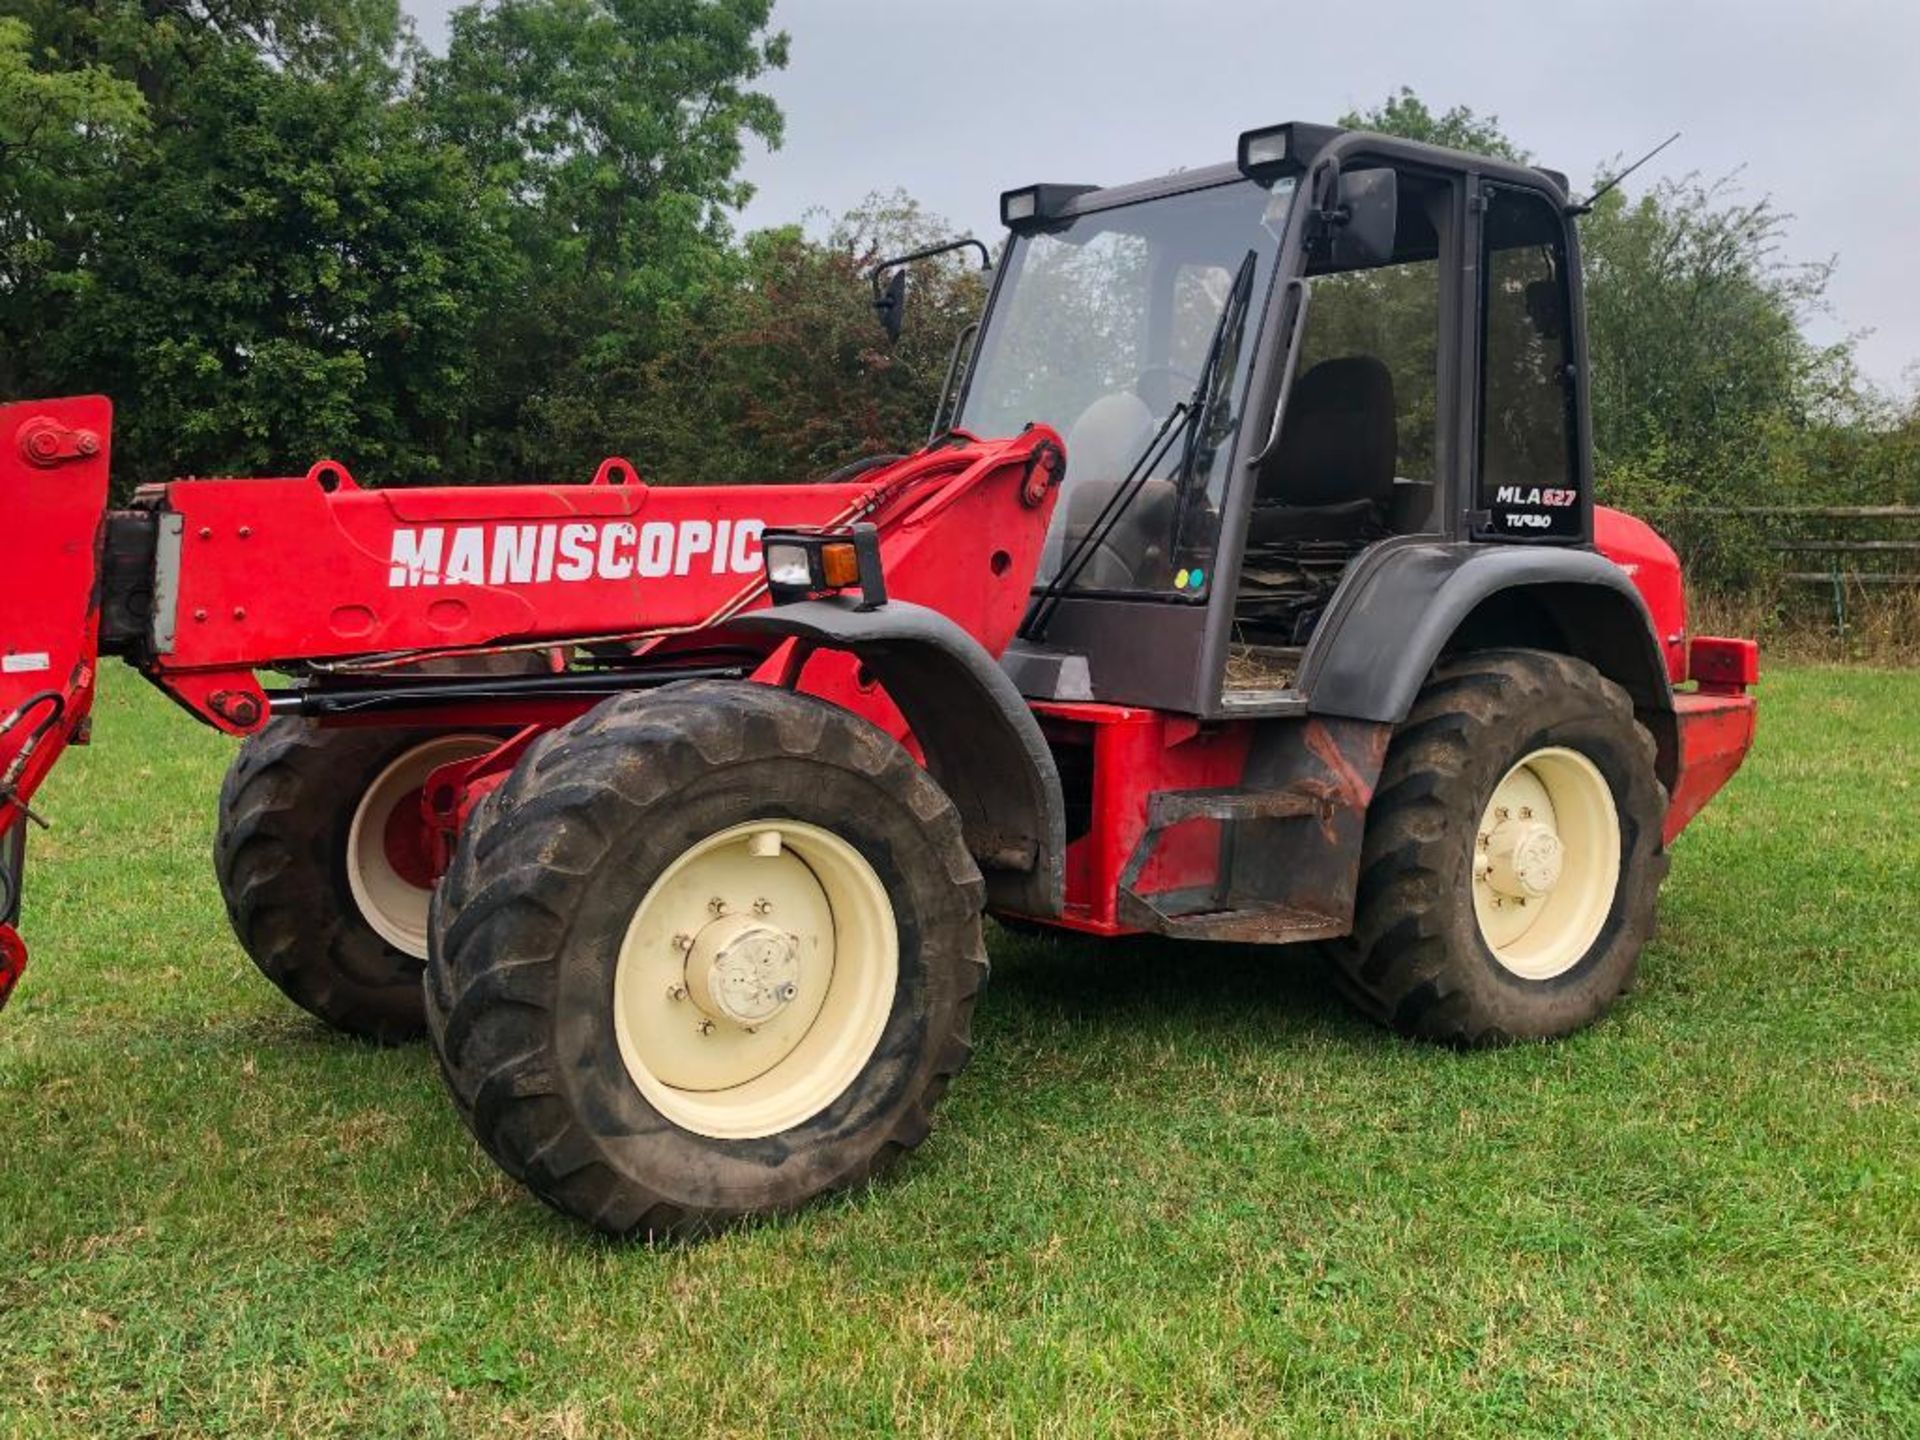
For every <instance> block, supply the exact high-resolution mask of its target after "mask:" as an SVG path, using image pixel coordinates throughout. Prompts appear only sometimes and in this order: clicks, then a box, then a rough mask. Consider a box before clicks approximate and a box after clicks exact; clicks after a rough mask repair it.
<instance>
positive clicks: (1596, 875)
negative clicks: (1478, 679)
mask: <svg viewBox="0 0 1920 1440" xmlns="http://www.w3.org/2000/svg"><path fill="white" fill-rule="evenodd" d="M1619 888H1620V812H1619V810H1618V808H1617V807H1616V806H1615V804H1614V800H1613V789H1612V787H1611V786H1609V785H1608V784H1607V779H1606V776H1604V775H1602V774H1601V773H1600V769H1599V767H1598V766H1596V765H1595V764H1594V763H1593V762H1592V761H1591V760H1589V759H1588V758H1587V757H1586V756H1585V755H1582V754H1581V753H1580V752H1579V751H1577V750H1568V749H1565V748H1562V747H1559V746H1553V747H1549V748H1547V749H1543V750H1535V751H1534V752H1533V753H1532V754H1530V755H1527V756H1526V757H1524V758H1523V759H1522V760H1521V761H1520V762H1519V763H1518V764H1517V765H1515V766H1514V767H1513V768H1512V769H1511V770H1509V771H1507V773H1506V774H1505V775H1504V776H1503V777H1502V778H1501V780H1500V783H1499V784H1498V785H1496V786H1494V788H1493V798H1492V799H1490V800H1489V801H1488V802H1487V808H1486V811H1485V813H1484V814H1483V815H1482V816H1481V817H1480V830H1479V833H1478V835H1477V836H1476V837H1475V842H1474V850H1473V911H1474V917H1475V919H1476V920H1477V921H1478V922H1479V926H1480V938H1481V939H1482V940H1484V941H1485V942H1486V945H1487V949H1488V950H1490V951H1491V952H1492V953H1493V958H1494V959H1495V960H1496V961H1497V962H1499V964H1500V965H1501V967H1502V968H1503V969H1506V970H1508V971H1510V972H1511V973H1513V974H1515V975H1518V976H1520V977H1521V978H1522V979H1525V980H1551V979H1553V978H1554V977H1555V976H1557V975H1564V974H1565V973H1566V972H1567V971H1569V970H1571V969H1572V968H1573V967H1574V966H1575V965H1577V964H1579V963H1580V961H1581V959H1582V958H1583V957H1584V956H1585V955H1586V953H1587V951H1588V950H1590V949H1591V948H1592V947H1593V942H1594V941H1595V940H1597V939H1599V938H1600V931H1601V930H1602V929H1603V928H1604V927H1605V925H1606V923H1607V916H1608V915H1609V914H1611V913H1612V911H1613V900H1614V896H1615V894H1616V893H1617V892H1618V891H1619Z"/></svg>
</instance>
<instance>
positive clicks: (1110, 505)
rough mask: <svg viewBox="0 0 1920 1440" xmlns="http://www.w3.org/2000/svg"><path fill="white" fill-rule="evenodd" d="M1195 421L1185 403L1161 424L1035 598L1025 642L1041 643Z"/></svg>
mask: <svg viewBox="0 0 1920 1440" xmlns="http://www.w3.org/2000/svg"><path fill="white" fill-rule="evenodd" d="M1192 418H1193V408H1192V406H1191V405H1190V404H1189V403H1188V402H1187V401H1185V400H1182V401H1181V402H1180V403H1179V404H1178V405H1176V406H1174V407H1173V410H1172V412H1171V413H1170V414H1168V416H1167V418H1166V419H1165V420H1163V421H1161V423H1160V428H1159V429H1158V430H1156V431H1155V432H1154V435H1153V438H1152V439H1151V440H1149V441H1148V442H1147V448H1146V449H1144V450H1142V451H1141V452H1140V458H1139V459H1138V460H1135V461H1134V462H1133V466H1132V468H1131V469H1129V470H1128V471H1127V478H1126V479H1124V480H1122V481H1121V482H1120V484H1119V485H1118V486H1117V487H1116V488H1115V490H1114V492H1113V494H1111V495H1109V496H1108V497H1107V503H1106V504H1105V505H1102V506H1101V507H1100V513H1099V514H1098V515H1096V516H1094V517H1093V524H1091V525H1089V526H1088V527H1087V531H1086V533H1085V534H1084V535H1082V536H1081V537H1080V541H1079V543H1078V544H1077V545H1075V546H1074V547H1073V549H1072V550H1071V551H1069V552H1068V554H1067V557H1066V559H1065V560H1063V561H1061V563H1060V568H1059V569H1058V570H1057V571H1055V572H1054V576H1053V579H1051V580H1049V581H1048V582H1047V584H1046V588H1045V589H1043V590H1042V591H1041V592H1040V593H1039V594H1038V595H1036V596H1034V597H1033V603H1032V604H1031V605H1029V606H1028V607H1027V615H1026V619H1024V620H1022V621H1021V622H1020V631H1019V634H1020V638H1021V639H1022V640H1038V639H1040V638H1041V637H1042V636H1043V635H1045V634H1046V629H1047V622H1048V621H1050V620H1052V619H1053V612H1054V611H1055V610H1056V609H1058V608H1059V606H1060V597H1061V596H1062V595H1064V594H1066V592H1067V591H1068V590H1070V589H1071V588H1072V587H1073V582H1074V581H1076V580H1078V579H1079V578H1080V572H1081V571H1082V570H1085V569H1086V568H1087V565H1088V563H1089V562H1090V561H1091V560H1092V559H1093V557H1094V555H1095V553H1096V552H1098V550H1099V549H1100V547H1101V546H1102V545H1104V544H1105V543H1106V540H1107V536H1108V535H1110V534H1111V533H1112V532H1113V527H1114V526H1115V525H1117V524H1119V523H1120V517H1121V516H1122V515H1124V514H1126V513H1127V507H1128V506H1129V505H1131V504H1132V503H1133V499H1134V497H1135V496H1136V495H1138V494H1139V493H1140V492H1141V491H1142V490H1143V489H1145V488H1146V484H1147V481H1148V479H1149V478H1151V477H1152V475H1153V471H1154V467H1155V466H1157V465H1158V464H1159V463H1160V462H1161V461H1162V460H1164V459H1165V458H1166V455H1167V451H1169V450H1171V449H1172V448H1173V442H1174V441H1175V440H1177V439H1178V438H1179V436H1180V432H1181V431H1182V430H1184V429H1186V427H1187V422H1188V421H1189V420H1190V419H1192ZM1067 463H1068V464H1069V465H1071V464H1072V463H1073V457H1072V456H1068V457H1067Z"/></svg>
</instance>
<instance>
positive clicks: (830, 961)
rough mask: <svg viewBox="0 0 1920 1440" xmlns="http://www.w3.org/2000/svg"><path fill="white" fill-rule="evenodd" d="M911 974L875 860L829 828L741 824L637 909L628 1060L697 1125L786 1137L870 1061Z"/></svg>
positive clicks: (626, 1010)
mask: <svg viewBox="0 0 1920 1440" xmlns="http://www.w3.org/2000/svg"><path fill="white" fill-rule="evenodd" d="M899 977H900V942H899V934H898V931H897V929H896V926H895V923H894V914H893V903H892V901H891V900H890V899H888V897H887V891H886V887H885V886H884V885H882V884H881V883H880V877H879V876H878V875H876V874H875V873H874V870H873V866H872V865H870V864H868V862H867V860H866V857H865V856H863V855H861V853H860V852H859V851H858V850H856V849H854V847H853V846H852V845H850V844H848V843H847V842H846V841H845V840H843V839H841V838H840V837H839V836H838V835H835V834H834V833H833V832H832V831H829V830H823V829H821V828H820V827H819V826H817V825H807V824H803V823H801V822H799V821H794V820H760V821H754V822H752V823H749V824H745V825H735V826H731V827H730V828H728V829H725V830H722V831H720V832H719V833H717V834H714V835H710V836H708V837H707V838H706V839H704V840H701V841H699V842H698V843H696V844H694V845H692V846H690V847H689V848H688V849H687V850H686V851H685V852H684V853H682V854H681V855H680V856H679V858H678V859H676V860H675V861H674V862H673V863H672V864H671V865H669V866H668V867H667V869H666V870H665V872H663V873H662V874H661V876H660V878H659V879H657V880H655V881H654V882H653V885H652V886H651V887H650V888H649V889H648V891H647V893H646V895H645V896H644V897H643V898H642V899H641V901H640V904H639V907H638V908H637V909H636V910H635V911H634V914H633V919H632V920H631V921H630V922H629V924H628V926H627V932H626V935H625V937H624V938H623V939H622V941H621V945H620V955H619V959H618V962H617V963H616V966H615V969H614V980H613V990H614V994H613V1000H614V1033H615V1036H616V1038H617V1039H618V1041H619V1045H620V1058H621V1060H622V1061H623V1062H624V1063H625V1065H626V1067H627V1073H628V1074H629V1075H630V1076H631V1077H632V1079H633V1083H634V1084H635V1085H636V1086H638V1087H639V1090H640V1093H641V1094H642V1095H644V1096H645V1097H646V1099H647V1101H648V1103H649V1104H651V1105H652V1106H653V1107H654V1109H656V1110H658V1111H659V1112H660V1114H661V1115H663V1116H664V1117H665V1118H666V1119H668V1120H670V1121H671V1122H672V1123H673V1124H675V1125H678V1126H679V1127H680V1128H681V1129H683V1130H689V1131H692V1132H693V1133H695V1134H698V1135H705V1136H708V1137H710V1138H713V1139H719V1140H747V1139H755V1138H758V1137H760V1136H765V1135H777V1134H779V1133H780V1132H782V1131H784V1130H791V1129H792V1128H793V1127H794V1126H796V1125H801V1124H804V1123H805V1122H806V1121H808V1120H810V1119H812V1118H813V1117H814V1116H815V1115H818V1114H819V1113H820V1112H821V1111H822V1110H824V1109H826V1108H827V1107H828V1106H829V1105H831V1104H832V1103H833V1102H834V1101H835V1100H837V1099H838V1098H839V1097H840V1096H841V1095H843V1094H844V1093H845V1092H846V1090H847V1088H848V1087H849V1086H850V1085H852V1084H853V1082H854V1080H855V1079H856V1078H857V1077H858V1076H859V1074H860V1072H861V1071H862V1070H864V1069H865V1068H866V1065H867V1062H868V1061H869V1060H870V1059H872V1058H873V1052H874V1050H875V1049H876V1048H877V1047H878V1045H879V1043H880V1036H881V1032H882V1031H884V1030H885V1028H886V1024H887V1017H888V1016H889V1015H890V1014H891V1013H892V1010H893V1000H894V992H895V990H896V989H897V988H898V985H899Z"/></svg>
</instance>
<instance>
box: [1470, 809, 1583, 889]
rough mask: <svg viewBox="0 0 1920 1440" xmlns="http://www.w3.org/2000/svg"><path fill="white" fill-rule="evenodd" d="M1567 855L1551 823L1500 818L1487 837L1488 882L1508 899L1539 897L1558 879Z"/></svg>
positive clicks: (1555, 883) (1557, 881) (1554, 884)
mask: <svg viewBox="0 0 1920 1440" xmlns="http://www.w3.org/2000/svg"><path fill="white" fill-rule="evenodd" d="M1566 855H1567V852H1566V847H1565V846H1564V845H1563V844H1562V843H1561V841H1560V835H1559V832H1558V831H1557V830H1555V829H1554V827H1553V826H1552V825H1549V824H1547V823H1545V822H1544V821H1540V820H1502V821H1501V822H1500V823H1499V824H1498V825H1496V826H1495V827H1494V828H1493V831H1492V833H1491V834H1490V835H1489V836H1488V839H1487V859H1486V871H1487V874H1486V878H1487V883H1488V884H1489V885H1491V886H1492V887H1493V888H1494V889H1495V890H1497V891H1499V892H1500V893H1501V894H1502V895H1505V896H1507V897H1508V898H1509V899H1513V900H1530V899H1531V900H1537V899H1540V898H1541V897H1543V896H1546V895H1551V894H1552V893H1553V887H1554V886H1556V885H1558V884H1559V883H1560V872H1561V869H1562V868H1563V867H1564V866H1565V864H1566Z"/></svg>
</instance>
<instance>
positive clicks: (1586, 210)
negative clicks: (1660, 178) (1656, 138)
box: [1567, 130, 1680, 215]
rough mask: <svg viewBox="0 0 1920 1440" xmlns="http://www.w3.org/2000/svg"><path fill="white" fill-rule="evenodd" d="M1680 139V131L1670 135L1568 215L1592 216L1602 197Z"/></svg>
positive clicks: (1573, 207)
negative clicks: (1595, 205) (1597, 202)
mask: <svg viewBox="0 0 1920 1440" xmlns="http://www.w3.org/2000/svg"><path fill="white" fill-rule="evenodd" d="M1679 138H1680V132H1679V131H1678V130H1676V131H1674V132H1673V134H1671V135H1669V136H1668V137H1667V138H1666V139H1664V140H1662V141H1661V142H1660V143H1659V144H1658V145H1656V146H1654V147H1653V148H1652V149H1651V150H1649V151H1647V153H1646V154H1644V155H1642V156H1641V157H1640V158H1639V159H1638V160H1636V161H1634V162H1633V163H1632V164H1631V165H1629V166H1627V168H1626V169H1624V170H1622V171H1621V172H1620V173H1619V174H1618V175H1616V176H1614V177H1613V178H1612V179H1611V180H1607V181H1604V182H1603V183H1602V184H1601V186H1600V188H1599V189H1598V190H1595V191H1594V192H1593V193H1592V194H1591V195H1589V196H1587V198H1586V199H1584V200H1582V201H1580V202H1579V203H1578V204H1574V205H1569V206H1568V207H1567V213H1568V214H1569V215H1590V214H1592V213H1593V207H1594V204H1595V202H1596V201H1598V200H1599V198H1600V197H1601V196H1602V195H1604V194H1606V193H1607V192H1608V191H1609V190H1612V189H1614V188H1615V187H1616V186H1617V185H1619V183H1620V182H1621V181H1622V180H1624V179H1626V178H1627V176H1629V175H1631V174H1632V173H1633V172H1634V171H1636V170H1638V169H1639V168H1640V167H1641V166H1642V165H1644V164H1646V163H1647V162H1648V161H1649V160H1651V159H1653V157H1654V156H1656V155H1658V154H1659V153H1660V152H1661V151H1662V150H1664V149H1666V148H1667V146H1669V145H1671V144H1672V143H1673V142H1674V141H1676V140H1678V139H1679Z"/></svg>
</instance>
